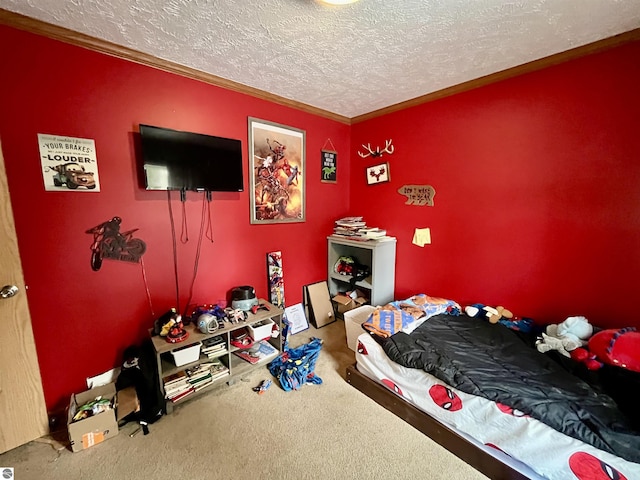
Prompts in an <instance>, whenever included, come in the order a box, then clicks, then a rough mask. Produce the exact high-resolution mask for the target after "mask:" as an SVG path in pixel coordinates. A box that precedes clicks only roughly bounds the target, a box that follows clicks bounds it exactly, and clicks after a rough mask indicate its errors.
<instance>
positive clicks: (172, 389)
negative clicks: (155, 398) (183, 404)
mask: <svg viewBox="0 0 640 480" xmlns="http://www.w3.org/2000/svg"><path fill="white" fill-rule="evenodd" d="M226 375H229V369H228V368H227V366H226V365H224V364H223V363H222V362H221V361H220V359H215V360H213V361H212V362H207V363H201V364H199V365H196V366H195V367H191V368H187V369H186V370H182V371H180V372H176V373H174V374H172V375H169V376H167V377H164V378H163V379H162V381H163V383H164V392H165V398H166V399H168V400H171V401H172V402H174V403H175V402H177V401H178V400H182V399H183V398H185V397H187V396H189V395H191V394H193V393H195V392H198V391H200V390H202V389H203V388H204V387H206V386H207V385H210V384H211V383H213V381H214V380H217V379H218V378H221V377H224V376H226Z"/></svg>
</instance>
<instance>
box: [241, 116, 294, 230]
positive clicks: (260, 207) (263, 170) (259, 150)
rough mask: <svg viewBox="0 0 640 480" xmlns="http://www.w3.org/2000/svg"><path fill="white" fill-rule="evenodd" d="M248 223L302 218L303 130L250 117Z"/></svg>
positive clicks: (289, 220)
mask: <svg viewBox="0 0 640 480" xmlns="http://www.w3.org/2000/svg"><path fill="white" fill-rule="evenodd" d="M249 178H250V181H251V185H250V191H249V195H250V200H251V223H254V224H260V223H286V222H304V221H305V132H304V130H298V129H296V128H292V127H286V126H283V125H278V124H276V123H272V122H267V121H264V120H258V119H255V118H249Z"/></svg>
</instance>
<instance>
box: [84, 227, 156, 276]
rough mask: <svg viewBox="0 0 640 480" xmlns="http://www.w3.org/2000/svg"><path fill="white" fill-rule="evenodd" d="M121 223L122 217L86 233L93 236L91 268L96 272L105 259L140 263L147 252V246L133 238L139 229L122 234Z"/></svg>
mask: <svg viewBox="0 0 640 480" xmlns="http://www.w3.org/2000/svg"><path fill="white" fill-rule="evenodd" d="M121 223H122V219H121V218H120V217H113V218H112V219H111V220H107V221H106V222H103V223H101V224H100V225H96V226H95V227H93V228H90V229H89V230H87V231H86V232H85V233H90V234H93V243H92V244H91V268H92V269H93V270H94V271H96V272H97V271H98V270H100V267H102V260H103V259H105V258H107V259H110V260H120V261H123V262H131V263H138V262H139V261H140V257H141V256H142V255H143V254H144V252H146V251H147V245H146V244H145V243H144V242H143V241H142V240H140V239H139V238H134V237H133V232H135V231H137V230H138V229H137V228H134V229H133V230H128V231H126V232H120V224H121Z"/></svg>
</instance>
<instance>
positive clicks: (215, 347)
mask: <svg viewBox="0 0 640 480" xmlns="http://www.w3.org/2000/svg"><path fill="white" fill-rule="evenodd" d="M200 351H201V352H202V353H204V354H205V355H206V356H207V357H209V358H210V359H213V358H217V357H219V356H220V355H222V354H224V353H227V343H226V342H225V340H224V338H223V337H222V335H218V336H217V337H211V338H207V339H206V340H203V341H202V349H201V350H200Z"/></svg>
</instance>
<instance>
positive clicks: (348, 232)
mask: <svg viewBox="0 0 640 480" xmlns="http://www.w3.org/2000/svg"><path fill="white" fill-rule="evenodd" d="M333 234H334V235H337V236H340V237H344V238H348V239H350V240H359V241H369V240H384V239H386V238H388V237H387V231H386V230H383V229H382V228H378V227H367V222H365V221H364V220H363V219H362V217H344V218H341V219H340V220H336V221H335V226H334V227H333Z"/></svg>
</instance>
